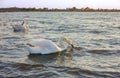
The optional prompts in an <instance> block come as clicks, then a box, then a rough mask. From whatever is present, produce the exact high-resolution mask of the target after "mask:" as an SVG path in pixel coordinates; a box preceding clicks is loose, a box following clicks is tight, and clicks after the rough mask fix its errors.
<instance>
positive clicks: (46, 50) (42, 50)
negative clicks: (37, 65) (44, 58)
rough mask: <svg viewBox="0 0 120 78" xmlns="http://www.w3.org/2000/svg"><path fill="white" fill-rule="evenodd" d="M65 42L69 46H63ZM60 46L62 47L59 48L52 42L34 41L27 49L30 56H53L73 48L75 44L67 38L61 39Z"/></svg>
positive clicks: (45, 40)
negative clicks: (52, 54) (69, 47)
mask: <svg viewBox="0 0 120 78" xmlns="http://www.w3.org/2000/svg"><path fill="white" fill-rule="evenodd" d="M63 42H66V43H67V45H66V44H62V43H63ZM60 44H61V46H62V47H60V46H58V45H57V44H55V43H54V42H52V41H51V40H47V39H33V40H31V41H30V42H29V43H28V46H27V48H28V51H29V52H30V54H51V53H56V52H61V51H64V50H67V48H68V46H71V47H73V42H72V41H71V40H69V39H67V38H61V39H60Z"/></svg>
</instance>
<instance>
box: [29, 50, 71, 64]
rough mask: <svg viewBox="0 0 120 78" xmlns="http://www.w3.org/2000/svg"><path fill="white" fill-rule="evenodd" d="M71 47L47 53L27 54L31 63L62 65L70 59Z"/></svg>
mask: <svg viewBox="0 0 120 78" xmlns="http://www.w3.org/2000/svg"><path fill="white" fill-rule="evenodd" d="M72 56H73V48H71V49H68V50H65V51H62V52H57V53H53V54H48V55H28V59H29V60H31V61H32V62H33V63H37V64H38V63H39V64H41V63H42V64H48V65H54V64H55V65H64V64H65V63H69V62H70V61H71V60H72Z"/></svg>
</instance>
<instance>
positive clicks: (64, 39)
mask: <svg viewBox="0 0 120 78" xmlns="http://www.w3.org/2000/svg"><path fill="white" fill-rule="evenodd" d="M61 41H64V42H66V43H67V44H68V45H70V46H71V47H72V48H74V45H73V41H72V40H70V39H68V38H66V37H62V38H61Z"/></svg>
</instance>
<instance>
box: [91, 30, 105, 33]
mask: <svg viewBox="0 0 120 78" xmlns="http://www.w3.org/2000/svg"><path fill="white" fill-rule="evenodd" d="M89 32H90V33H94V34H101V33H107V32H106V31H99V30H92V31H89Z"/></svg>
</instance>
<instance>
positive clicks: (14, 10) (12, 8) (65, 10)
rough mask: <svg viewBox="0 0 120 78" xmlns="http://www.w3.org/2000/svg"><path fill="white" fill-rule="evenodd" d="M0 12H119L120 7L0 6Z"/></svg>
mask: <svg viewBox="0 0 120 78" xmlns="http://www.w3.org/2000/svg"><path fill="white" fill-rule="evenodd" d="M0 12H120V9H99V8H98V9H93V8H89V7H86V8H81V9H78V8H76V7H72V8H66V9H57V8H53V9H48V8H39V9H36V8H17V7H11V8H0Z"/></svg>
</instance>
